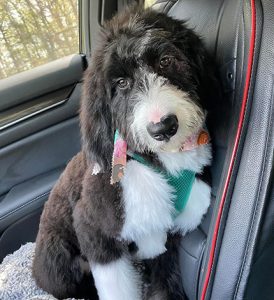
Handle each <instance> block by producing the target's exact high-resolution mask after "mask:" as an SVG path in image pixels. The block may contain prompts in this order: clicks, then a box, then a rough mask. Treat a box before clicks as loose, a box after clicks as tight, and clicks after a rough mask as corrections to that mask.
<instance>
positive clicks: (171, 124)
mask: <svg viewBox="0 0 274 300" xmlns="http://www.w3.org/2000/svg"><path fill="white" fill-rule="evenodd" d="M178 126H179V125H178V119H177V117H176V116H175V115H173V114H172V115H166V116H163V117H162V118H161V120H160V122H158V123H153V122H150V123H149V124H148V125H147V131H148V133H149V134H150V135H151V136H152V137H153V138H154V139H155V140H157V141H164V140H165V141H169V139H170V138H171V137H172V136H173V135H175V134H176V132H177V130H178Z"/></svg>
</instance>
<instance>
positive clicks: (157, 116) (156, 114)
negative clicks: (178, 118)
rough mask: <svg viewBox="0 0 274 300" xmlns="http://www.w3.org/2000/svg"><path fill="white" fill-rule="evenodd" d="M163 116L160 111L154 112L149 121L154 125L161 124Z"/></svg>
mask: <svg viewBox="0 0 274 300" xmlns="http://www.w3.org/2000/svg"><path fill="white" fill-rule="evenodd" d="M162 117H163V114H162V113H161V112H160V111H159V110H154V111H152V112H151V113H150V114H149V117H148V121H149V122H153V123H155V124H156V123H159V122H160V121H161V118H162Z"/></svg>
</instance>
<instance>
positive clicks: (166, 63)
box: [160, 56, 173, 69]
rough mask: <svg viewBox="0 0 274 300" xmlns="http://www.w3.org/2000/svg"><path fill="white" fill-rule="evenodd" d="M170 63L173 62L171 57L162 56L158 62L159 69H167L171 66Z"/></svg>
mask: <svg viewBox="0 0 274 300" xmlns="http://www.w3.org/2000/svg"><path fill="white" fill-rule="evenodd" d="M172 61H173V57H172V56H164V57H163V58H162V59H161V60H160V68H161V69H164V68H167V67H168V66H170V65H171V63H172Z"/></svg>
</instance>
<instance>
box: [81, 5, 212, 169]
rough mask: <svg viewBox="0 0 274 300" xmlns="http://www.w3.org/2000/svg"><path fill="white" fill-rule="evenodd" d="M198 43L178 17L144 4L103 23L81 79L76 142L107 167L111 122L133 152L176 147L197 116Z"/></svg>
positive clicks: (201, 74)
mask: <svg viewBox="0 0 274 300" xmlns="http://www.w3.org/2000/svg"><path fill="white" fill-rule="evenodd" d="M208 76H209V75H208V72H207V64H206V54H205V50H204V47H203V45H202V43H201V41H200V39H199V37H197V36H196V35H195V34H194V33H193V31H192V30H189V29H187V28H186V27H185V25H184V23H183V22H181V21H178V20H174V19H172V18H170V17H168V16H166V15H165V14H161V13H157V12H154V11H151V10H146V11H142V10H141V11H140V10H137V11H130V10H129V11H126V12H124V13H123V14H120V15H118V16H116V17H114V18H113V19H112V20H111V21H110V22H108V23H107V24H106V25H105V26H104V28H103V29H102V32H101V43H100V46H99V47H98V48H97V50H96V51H95V53H94V54H93V56H92V60H91V63H90V66H89V68H88V70H87V72H86V75H85V79H84V94H83V100H82V109H81V128H82V136H83V146H84V150H85V151H86V153H87V156H88V158H89V159H91V160H92V161H96V162H97V163H98V164H99V165H100V167H101V168H109V167H110V165H111V157H112V152H113V137H114V133H115V130H116V129H118V130H119V132H120V134H121V135H122V136H123V138H124V139H125V140H126V141H127V143H128V147H129V148H130V149H131V150H133V151H137V152H141V153H142V152H150V153H157V152H160V151H178V150H179V149H180V147H181V146H182V144H183V142H184V141H185V140H186V139H187V138H188V137H189V136H191V135H192V134H194V133H195V132H197V131H198V130H199V129H200V128H201V127H202V126H203V122H204V119H205V107H206V106H205V103H206V99H205V96H204V94H205V93H204V91H205V89H206V88H205V86H206V84H207V82H208V80H207V79H208Z"/></svg>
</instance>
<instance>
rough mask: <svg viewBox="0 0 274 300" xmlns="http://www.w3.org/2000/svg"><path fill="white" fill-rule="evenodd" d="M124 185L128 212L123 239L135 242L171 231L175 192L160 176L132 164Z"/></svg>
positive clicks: (137, 164)
mask: <svg viewBox="0 0 274 300" xmlns="http://www.w3.org/2000/svg"><path fill="white" fill-rule="evenodd" d="M121 184H122V188H123V200H124V209H125V222H124V226H123V229H122V233H121V237H122V238H124V239H126V240H130V241H135V240H138V239H140V238H141V237H142V236H144V235H147V234H150V233H151V232H158V231H164V232H166V231H167V230H169V229H171V228H172V226H173V219H172V214H173V211H174V205H173V199H174V195H173V189H172V187H171V186H169V184H168V183H167V182H166V179H165V178H164V177H163V176H162V175H161V174H159V173H156V172H154V171H153V170H152V169H151V168H149V167H147V166H145V165H143V164H140V163H139V162H137V161H129V162H128V164H127V167H126V170H125V175H124V177H123V178H122V180H121Z"/></svg>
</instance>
